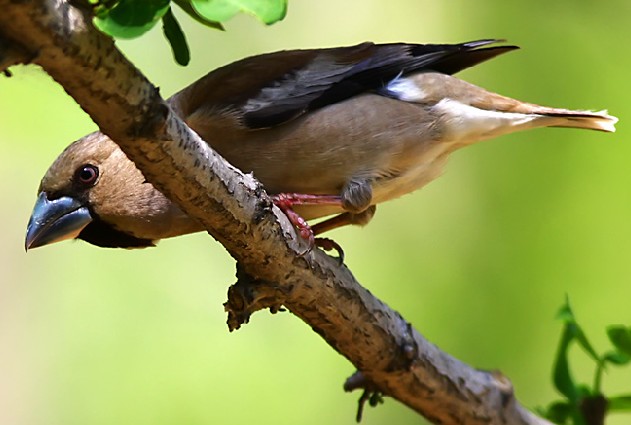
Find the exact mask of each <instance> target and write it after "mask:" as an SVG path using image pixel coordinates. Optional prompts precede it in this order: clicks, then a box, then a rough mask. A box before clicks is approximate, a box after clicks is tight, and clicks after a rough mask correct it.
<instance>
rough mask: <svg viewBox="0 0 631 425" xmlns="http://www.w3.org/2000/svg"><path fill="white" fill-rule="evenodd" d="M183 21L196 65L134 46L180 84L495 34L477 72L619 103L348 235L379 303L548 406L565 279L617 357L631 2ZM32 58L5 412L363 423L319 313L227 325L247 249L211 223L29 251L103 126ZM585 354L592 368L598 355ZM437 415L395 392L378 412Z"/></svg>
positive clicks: (0, 399)
mask: <svg viewBox="0 0 631 425" xmlns="http://www.w3.org/2000/svg"><path fill="white" fill-rule="evenodd" d="M179 16H182V14H179ZM182 21H183V22H184V25H185V27H186V28H185V30H186V33H187V35H188V37H189V41H190V44H191V47H192V52H193V60H192V63H191V65H190V66H189V67H188V68H180V67H178V66H177V65H175V64H174V63H173V61H172V60H171V58H170V53H169V52H168V50H167V49H168V48H167V45H166V43H165V41H164V40H163V39H162V36H161V33H160V30H154V31H152V33H151V34H150V35H149V36H148V37H147V38H145V39H141V40H137V41H130V42H121V43H119V44H120V47H121V48H122V49H123V50H124V51H125V52H126V54H127V55H128V56H129V57H130V58H131V60H132V61H133V62H134V63H136V64H137V65H138V66H139V67H140V68H141V69H142V70H143V71H144V72H145V73H146V74H147V75H148V77H149V78H150V79H151V80H152V81H154V82H155V84H157V85H159V86H160V87H161V90H162V93H163V94H164V95H170V94H172V93H173V92H175V91H176V90H177V89H179V88H181V87H183V86H185V85H186V84H188V83H190V82H192V81H194V80H195V79H196V78H198V77H200V76H202V75H203V74H205V73H206V72H207V71H208V70H210V69H213V68H215V67H217V66H220V65H222V64H226V63H228V62H230V61H233V60H236V59H239V58H242V57H244V56H246V55H253V54H258V53H263V52H268V51H273V50H278V49H288V48H309V47H325V46H336V45H348V44H354V43H358V42H361V41H365V40H373V41H377V42H394V41H410V42H461V41H468V40H473V39H478V38H488V37H500V38H506V39H508V40H509V41H510V42H511V43H515V44H518V45H520V46H522V50H521V51H517V52H513V53H510V54H507V55H506V56H502V57H500V58H498V59H496V60H493V61H491V62H489V63H487V64H483V65H481V66H479V67H477V68H475V69H471V70H468V71H465V72H463V73H462V74H461V75H462V77H463V78H465V79H467V80H468V81H471V82H474V83H476V84H479V85H481V86H483V87H486V88H489V89H492V90H494V91H497V92H499V93H502V94H505V95H509V96H512V97H516V98H520V99H523V100H528V101H532V102H537V103H542V104H550V105H555V106H563V107H570V108H592V109H601V108H608V109H609V111H610V112H611V113H612V114H614V115H617V116H618V117H620V118H621V122H620V124H619V126H618V129H619V131H618V132H617V133H615V134H604V133H598V132H588V131H578V130H567V129H544V130H535V131H530V132H526V133H521V134H515V135H510V136H506V137H502V138H499V139H496V140H494V141H490V142H486V143H482V144H479V145H476V146H473V147H470V148H467V149H465V150H463V151H460V152H458V153H456V154H455V155H454V156H453V157H452V160H451V162H450V164H449V165H448V167H447V171H446V173H445V175H444V176H443V177H442V178H441V179H439V180H437V181H436V182H434V183H432V184H430V185H429V186H428V187H426V188H425V189H423V190H422V191H420V192H418V193H415V194H413V195H410V196H407V197H404V198H402V199H400V200H397V201H394V202H391V203H389V204H386V205H383V206H381V207H380V208H379V211H378V214H377V215H376V217H375V219H374V220H373V222H372V223H371V224H370V225H369V226H368V227H367V228H365V229H358V228H352V229H342V230H339V231H336V232H335V234H334V235H333V236H334V237H335V239H336V240H337V241H338V242H339V243H340V244H341V245H342V246H343V247H344V249H345V250H346V253H347V264H348V265H349V267H350V268H351V269H352V270H353V272H354V273H355V275H356V276H357V278H358V279H359V280H360V281H361V282H362V283H363V284H364V285H365V286H366V287H368V288H369V289H370V290H371V291H372V292H373V293H374V294H375V295H377V296H378V297H380V298H381V299H382V300H384V301H385V302H387V303H388V304H389V305H391V306H392V307H394V308H395V309H397V310H398V311H400V312H401V313H402V314H403V315H404V316H405V317H406V319H407V320H409V321H410V322H412V323H413V324H414V325H415V326H416V328H417V329H419V330H420V331H421V332H422V333H423V334H424V335H425V336H427V337H428V338H429V339H430V340H431V341H432V342H434V343H435V344H437V345H438V346H440V347H441V348H443V349H444V350H446V351H448V352H449V353H451V354H453V355H455V356H456V357H458V358H460V359H462V360H464V361H466V362H468V363H469V364H471V365H474V366H476V367H480V368H486V369H499V370H501V371H502V372H503V373H505V374H506V375H507V376H509V377H510V378H511V379H512V381H513V383H514V385H515V390H516V393H517V396H518V398H519V399H520V400H521V401H522V402H523V403H524V404H525V405H527V406H529V407H535V406H538V405H543V404H546V403H547V402H549V401H551V400H552V398H553V397H555V393H554V391H553V389H552V385H551V382H550V370H551V363H552V359H553V356H554V353H555V350H556V344H557V339H558V335H559V331H560V324H559V323H558V322H556V321H555V320H554V315H555V313H556V311H557V308H558V307H559V306H560V304H561V303H562V301H563V299H564V296H565V294H566V293H567V294H569V295H570V297H571V300H572V303H573V306H574V308H575V311H576V313H577V315H578V317H579V319H580V320H582V322H584V323H585V328H586V331H587V333H588V335H589V336H590V337H591V338H592V340H593V341H594V343H595V344H596V345H597V347H598V349H599V350H601V351H602V350H604V349H605V348H608V344H607V341H606V338H605V336H604V327H605V326H606V325H608V324H611V323H624V324H631V308H630V307H629V306H630V305H631V302H630V301H631V285H630V281H631V279H630V278H631V169H630V167H629V165H628V164H629V159H630V158H631V143H627V139H628V138H629V134H630V132H629V129H628V125H627V122H628V117H629V116H630V115H631V105H629V102H628V100H627V98H628V96H629V93H630V92H631V90H630V88H631V84H630V83H629V81H630V79H629V69H630V66H629V65H630V61H631V59H630V58H629V53H628V48H629V47H628V46H629V41H630V40H631V25H629V24H630V23H631V2H629V1H628V0H609V1H607V2H596V1H586V0H584V1H577V0H557V1H554V2H550V1H543V0H531V1H528V2H507V1H505V0H496V1H492V0H480V1H476V2H472V1H465V0H461V1H446V2H440V1H436V0H434V1H425V0H407V1H405V0H396V1H383V0H380V1H375V0H362V1H359V0H353V1H351V0H347V1H344V2H342V1H339V0H338V1H332V0H318V1H314V0H291V1H290V4H289V13H288V16H287V18H286V19H285V21H284V22H281V23H279V24H277V25H274V26H273V27H269V28H266V27H264V26H263V25H261V24H259V23H258V22H257V21H255V20H254V19H253V18H251V17H249V16H241V17H238V18H235V19H233V20H232V21H230V22H229V23H228V24H227V25H226V28H227V31H226V32H223V33H222V32H218V31H209V30H205V29H204V28H201V27H200V26H198V25H197V24H193V23H191V22H189V21H188V20H187V19H185V18H183V19H182ZM13 71H14V74H15V75H14V77H13V78H0V199H1V200H2V206H3V208H2V209H1V210H0V218H1V219H0V234H1V235H2V242H1V243H0V423H1V424H19V425H44V424H45V425H57V424H59V425H74V424H77V425H79V424H81V425H84V424H91V425H100V424H103V425H105V424H127V423H129V424H139V425H142V424H152V425H180V424H190V425H197V424H209V423H223V424H243V423H257V424H275V425H282V424H296V423H299V424H321V423H331V424H349V423H353V421H354V414H355V409H356V399H357V397H358V396H359V394H356V393H354V394H345V393H343V392H342V383H343V381H344V379H345V378H346V376H348V375H349V374H351V373H352V372H353V367H352V365H351V364H349V363H348V362H347V361H346V360H345V359H344V358H342V357H341V356H339V355H338V354H337V353H335V352H334V351H333V350H332V349H330V348H329V347H328V346H327V345H326V343H324V342H323V341H322V340H321V339H320V337H319V336H318V335H316V334H315V333H313V332H311V330H310V328H309V327H308V326H306V325H305V324H304V323H302V322H301V321H300V320H298V319H296V318H295V317H293V316H292V315H291V314H289V313H284V314H277V315H274V316H272V315H270V314H268V313H266V312H262V313H257V314H256V315H255V316H254V317H253V319H252V321H251V323H250V324H249V325H247V326H245V327H244V328H243V329H241V330H240V331H238V332H236V333H228V331H227V328H226V325H225V314H224V312H223V308H222V303H223V302H224V301H225V299H226V289H227V287H228V285H229V284H230V283H232V282H233V281H234V277H233V276H234V262H233V260H232V259H231V258H230V257H229V256H228V255H227V254H226V252H225V251H224V250H223V249H222V247H221V246H220V245H219V244H218V243H217V242H215V241H213V240H212V239H210V238H209V237H208V236H206V235H204V234H198V235H192V236H187V237H181V238H177V239H173V240H165V241H163V242H162V243H161V244H160V245H159V247H158V248H154V249H147V250H139V251H124V250H118V251H117V250H105V249H99V248H96V247H93V246H91V245H88V244H86V243H82V242H65V243H60V244H58V245H54V246H50V247H45V248H41V249H37V250H34V251H32V252H29V253H28V255H27V254H25V253H24V249H23V240H24V231H25V226H26V222H27V220H28V217H29V214H30V212H31V208H32V206H33V203H34V201H35V196H36V189H37V186H38V183H39V179H40V178H41V176H42V175H43V173H44V172H45V170H46V169H47V167H48V165H49V164H50V163H51V161H52V160H53V159H54V158H55V157H56V156H57V154H58V153H59V152H60V151H61V150H62V149H63V148H64V147H65V146H66V145H67V144H68V143H69V142H70V141H72V140H74V139H76V138H78V137H80V136H82V135H83V134H85V133H87V132H89V131H92V130H94V129H95V128H96V127H95V125H94V124H93V123H92V122H91V120H90V118H89V117H88V116H87V115H86V114H85V113H83V112H82V111H81V109H80V108H79V107H78V106H77V105H76V104H75V103H74V102H73V100H72V99H70V98H69V97H68V96H67V95H66V94H65V93H64V91H63V90H62V88H61V87H59V86H58V85H57V84H55V83H54V82H53V81H52V80H51V79H50V78H49V77H47V76H46V75H45V74H44V73H43V72H42V71H41V70H39V69H37V68H35V67H20V68H16V69H14V70H13ZM575 360H576V362H577V363H576V365H577V366H576V371H575V372H576V375H577V377H579V378H581V379H583V380H585V381H591V376H592V375H591V374H592V368H591V364H589V363H588V362H586V361H584V359H583V357H582V356H581V355H576V356H575ZM613 372H615V373H611V372H610V374H609V375H607V376H606V377H605V381H604V382H605V389H606V390H607V391H611V392H612V393H616V392H623V391H626V392H627V393H628V392H631V371H629V370H625V369H622V370H613ZM612 419H613V420H611V421H610V422H609V423H610V424H623V423H629V421H630V419H629V417H626V418H624V417H621V416H620V417H614V418H612ZM419 422H422V421H420V420H419V417H418V416H417V415H416V414H415V413H413V412H412V411H410V410H409V409H407V408H406V407H405V406H403V405H400V404H399V403H397V402H396V401H394V400H390V399H388V400H387V401H386V403H385V405H384V406H381V407H379V408H377V409H368V411H367V412H366V413H365V418H364V423H366V424H407V423H410V424H411V423H414V424H418V423H419Z"/></svg>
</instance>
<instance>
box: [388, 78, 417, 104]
mask: <svg viewBox="0 0 631 425" xmlns="http://www.w3.org/2000/svg"><path fill="white" fill-rule="evenodd" d="M380 92H381V93H382V94H384V95H385V96H388V97H392V98H395V99H398V100H402V101H404V102H423V100H425V96H426V95H425V92H424V91H423V89H421V88H420V87H419V86H418V85H417V84H416V83H415V82H414V80H412V79H411V78H406V77H401V76H397V77H395V78H394V79H393V80H392V81H390V82H389V83H388V84H386V85H385V87H383V88H382V89H381V91H380Z"/></svg>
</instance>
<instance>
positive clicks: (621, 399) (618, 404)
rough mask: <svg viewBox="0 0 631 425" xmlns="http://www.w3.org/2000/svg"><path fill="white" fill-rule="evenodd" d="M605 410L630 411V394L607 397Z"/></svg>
mask: <svg viewBox="0 0 631 425" xmlns="http://www.w3.org/2000/svg"><path fill="white" fill-rule="evenodd" d="M607 401H608V404H607V410H608V411H610V412H613V411H616V412H628V411H631V395H623V396H617V397H609V398H608V399H607Z"/></svg>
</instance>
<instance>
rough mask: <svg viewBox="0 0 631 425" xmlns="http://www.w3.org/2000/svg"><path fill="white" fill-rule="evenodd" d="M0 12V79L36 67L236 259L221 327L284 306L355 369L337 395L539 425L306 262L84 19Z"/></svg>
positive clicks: (446, 419)
mask: <svg viewBox="0 0 631 425" xmlns="http://www.w3.org/2000/svg"><path fill="white" fill-rule="evenodd" d="M0 10H1V11H2V13H0V70H2V71H3V70H5V69H6V67H7V66H9V65H12V64H15V63H18V62H22V63H26V62H30V63H34V64H37V65H39V66H41V67H42V68H43V69H44V70H45V71H46V72H48V73H49V74H50V75H51V76H52V77H53V78H54V79H55V80H56V81H57V82H59V84H61V85H62V86H63V87H64V88H65V90H66V91H67V92H68V93H69V94H70V95H71V96H72V97H73V98H74V99H75V100H76V101H77V102H78V103H79V104H80V105H81V107H82V108H83V109H84V110H85V111H86V112H87V113H88V114H89V115H90V116H91V117H92V118H93V119H94V121H95V122H96V123H97V124H98V125H99V127H100V129H101V131H103V132H104V133H106V134H107V135H108V136H110V137H111V138H112V139H113V140H114V141H116V142H117V143H118V144H119V145H120V147H121V148H122V149H123V151H124V152H125V153H126V154H127V156H128V157H129V158H130V159H131V160H133V161H134V162H135V163H136V165H137V166H138V168H139V169H140V170H141V171H142V172H143V173H144V174H145V176H146V178H147V180H148V181H149V182H151V183H152V184H154V185H155V186H156V187H157V188H159V189H160V190H161V191H162V192H163V193H165V194H166V195H167V196H168V197H169V198H171V199H172V200H173V201H175V202H176V203H177V204H178V205H180V206H181V208H182V209H183V210H184V211H185V212H187V213H188V214H189V215H191V216H193V217H195V218H196V219H198V220H199V221H200V222H201V223H202V224H203V225H204V226H205V227H206V229H207V230H208V232H209V233H210V234H211V235H212V236H213V237H214V238H216V239H217V240H218V241H219V242H221V243H222V244H223V245H224V246H225V247H226V249H227V250H228V251H229V252H230V254H231V255H232V256H233V257H234V258H235V259H236V260H237V264H238V273H237V275H238V282H237V284H235V285H234V286H233V287H232V288H231V290H230V293H229V300H228V302H227V303H226V310H227V311H228V313H229V324H230V326H231V329H233V328H237V327H238V326H239V325H241V324H242V323H244V322H246V321H247V320H248V318H249V316H250V314H251V313H252V312H254V311H255V310H257V309H261V308H270V309H272V311H275V310H277V309H279V308H280V307H281V306H284V307H286V308H287V309H289V310H290V311H291V312H292V313H294V314H295V315H296V316H298V317H300V318H301V319H302V320H304V321H305V322H306V323H308V324H309V325H310V326H311V327H312V328H313V330H315V331H316V332H317V333H318V334H320V335H321V336H322V337H323V338H324V339H325V340H326V341H327V343H328V344H330V345H331V347H333V348H334V349H335V350H337V351H338V352H339V353H340V354H342V355H344V356H345V357H346V358H348V359H349V360H350V361H351V362H352V363H353V364H354V365H355V366H356V367H357V369H358V371H360V374H358V375H356V376H354V377H353V379H352V380H349V382H348V383H347V384H348V385H347V388H348V389H353V388H364V389H366V390H367V392H368V393H372V392H376V393H383V394H385V395H387V396H390V397H393V398H396V399H397V400H399V401H401V402H402V403H405V404H406V405H407V406H409V407H410V408H412V409H414V410H415V411H417V412H419V413H420V414H422V415H423V416H425V417H426V418H428V419H429V420H430V421H432V422H434V423H441V424H544V423H548V422H546V421H545V420H543V419H541V418H538V417H536V416H535V415H533V414H531V413H530V412H528V411H527V410H526V409H524V408H523V407H522V406H521V405H519V403H518V402H517V400H516V399H515V397H514V395H513V390H512V386H511V384H510V382H509V381H508V380H507V379H506V378H505V377H503V376H502V375H501V374H499V373H492V372H487V371H481V370H476V369H474V368H471V367H470V366H467V365H466V364H464V363H462V362H460V361H458V360H457V359H455V358H453V357H451V356H449V355H448V354H446V353H444V352H442V351H440V350H439V349H438V348H437V347H436V346H434V345H432V344H431V343H429V342H428V341H427V340H425V339H424V338H423V337H422V336H421V335H420V334H419V333H418V332H417V331H416V330H414V329H413V328H412V326H411V325H410V324H409V323H407V322H406V321H405V320H404V319H403V318H402V317H401V316H400V315H399V314H398V313H397V312H396V311H394V310H392V309H391V308H389V307H388V306H386V305H385V304H383V303H382V302H381V301H379V300H378V299H377V298H375V297H374V296H373V295H372V294H370V292H368V291H367V290H366V289H364V288H363V287H362V286H361V285H360V284H359V283H358V282H357V281H356V280H355V279H354V277H353V275H352V274H351V272H350V270H348V269H347V268H346V267H345V266H343V265H339V264H338V262H337V261H336V260H335V259H333V258H331V257H329V256H327V255H325V254H324V253H323V252H321V251H318V250H313V251H309V252H306V253H305V251H306V250H307V246H306V244H305V242H304V241H302V240H301V239H300V238H299V237H296V235H295V232H294V230H293V228H292V227H291V225H290V224H289V222H288V221H287V219H286V218H285V217H284V215H283V214H282V213H280V211H279V210H278V209H277V208H275V207H273V206H272V204H271V202H270V200H269V198H268V197H267V195H266V194H265V192H264V190H263V188H262V187H261V186H260V185H259V184H258V183H257V182H256V181H255V179H254V178H253V177H252V176H249V175H243V174H242V173H241V172H240V171H239V170H237V169H235V168H234V167H232V166H230V165H229V164H228V163H227V162H226V161H225V160H223V159H222V158H221V157H220V156H219V155H217V154H216V153H215V152H214V151H213V150H212V149H210V148H209V147H208V145H207V144H206V143H204V142H203V141H202V140H201V139H200V138H199V137H198V136H197V135H196V134H195V133H194V132H192V131H191V130H190V129H189V128H188V127H187V126H186V125H185V124H184V123H183V122H182V121H181V120H180V119H179V118H178V117H177V116H175V115H174V114H173V113H172V112H171V111H170V110H169V108H168V106H167V105H166V104H165V102H164V101H163V100H162V99H161V97H160V95H159V93H158V90H157V89H156V88H155V87H154V86H153V85H151V83H150V82H149V81H147V79H146V78H145V77H144V76H143V75H142V74H141V73H140V72H139V71H138V70H137V69H136V68H135V67H134V66H133V65H132V64H131V63H129V62H128V61H127V60H126V59H125V58H124V57H123V55H122V54H121V53H120V52H119V51H118V50H117V49H116V47H115V46H114V44H113V42H112V41H111V40H110V39H109V38H107V37H105V36H104V35H102V34H100V33H98V32H97V31H96V30H94V28H93V27H92V25H91V24H90V21H89V19H87V18H86V16H85V14H84V13H83V12H81V11H80V10H78V9H76V8H74V7H73V6H71V5H70V4H68V3H67V2H66V1H64V0H40V1H36V0H0ZM358 377H359V378H358Z"/></svg>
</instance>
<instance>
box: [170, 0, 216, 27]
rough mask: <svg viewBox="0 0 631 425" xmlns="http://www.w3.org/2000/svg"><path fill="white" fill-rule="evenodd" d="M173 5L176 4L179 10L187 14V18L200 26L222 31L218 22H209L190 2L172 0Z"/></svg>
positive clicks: (188, 0)
mask: <svg viewBox="0 0 631 425" xmlns="http://www.w3.org/2000/svg"><path fill="white" fill-rule="evenodd" d="M173 3H175V4H177V5H178V6H179V7H180V9H182V10H183V11H184V12H186V13H187V14H188V16H190V17H191V18H193V19H195V20H196V21H197V22H199V23H200V24H202V25H205V26H207V27H209V28H214V29H217V30H220V31H223V30H224V28H223V25H221V24H220V23H219V22H215V21H209V20H208V19H206V18H205V17H203V16H202V15H200V14H199V13H198V12H197V10H195V8H194V7H193V5H192V4H191V0H173Z"/></svg>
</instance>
